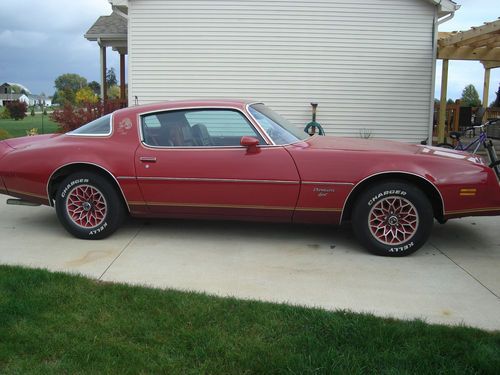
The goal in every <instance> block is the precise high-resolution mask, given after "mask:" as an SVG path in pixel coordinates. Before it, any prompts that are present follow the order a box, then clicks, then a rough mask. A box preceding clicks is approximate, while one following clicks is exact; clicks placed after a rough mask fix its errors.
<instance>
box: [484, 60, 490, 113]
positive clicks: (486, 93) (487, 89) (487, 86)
mask: <svg viewBox="0 0 500 375" xmlns="http://www.w3.org/2000/svg"><path fill="white" fill-rule="evenodd" d="M490 77H491V68H489V67H485V68H484V85H483V108H488V105H489V93H490ZM484 116H486V111H485V112H484Z"/></svg>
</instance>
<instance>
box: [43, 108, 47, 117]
mask: <svg viewBox="0 0 500 375" xmlns="http://www.w3.org/2000/svg"><path fill="white" fill-rule="evenodd" d="M43 115H44V116H47V108H46V107H43Z"/></svg>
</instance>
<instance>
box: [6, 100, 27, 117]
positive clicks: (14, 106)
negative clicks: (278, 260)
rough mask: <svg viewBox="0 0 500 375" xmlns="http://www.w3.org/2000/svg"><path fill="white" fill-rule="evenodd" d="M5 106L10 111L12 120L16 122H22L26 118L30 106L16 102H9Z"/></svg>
mask: <svg viewBox="0 0 500 375" xmlns="http://www.w3.org/2000/svg"><path fill="white" fill-rule="evenodd" d="M5 106H6V107H7V108H8V109H9V113H10V118H12V119H14V120H16V121H17V120H22V119H23V118H25V117H26V111H27V110H28V105H27V104H26V103H25V102H20V101H19V100H15V101H12V102H7V103H6V104H5Z"/></svg>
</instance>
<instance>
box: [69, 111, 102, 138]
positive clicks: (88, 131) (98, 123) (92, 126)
mask: <svg viewBox="0 0 500 375" xmlns="http://www.w3.org/2000/svg"><path fill="white" fill-rule="evenodd" d="M67 134H70V135H97V136H104V135H109V134H111V115H110V114H109V115H106V116H103V117H99V118H98V119H96V120H94V121H91V122H89V123H88V124H86V125H83V126H81V127H79V128H78V129H75V130H73V131H70V132H69V133H67Z"/></svg>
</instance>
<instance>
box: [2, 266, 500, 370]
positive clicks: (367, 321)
mask: <svg viewBox="0 0 500 375" xmlns="http://www.w3.org/2000/svg"><path fill="white" fill-rule="evenodd" d="M499 369H500V333H487V332H483V331H480V330H477V329H471V328H464V327H457V328H450V327H445V326H437V325H428V324H425V323H423V322H420V321H413V322H402V321H396V320H390V319H380V318H376V317H373V316H370V315H359V314H353V313H347V312H335V313H332V312H327V311H323V310H318V309H308V308H301V307H291V306H287V305H278V304H270V303H261V302H252V301H241V300H237V299H232V298H217V297H212V296H207V295H203V294H196V293H184V292H177V291H171V290H169V291H162V290H155V289H147V288H141V287H131V286H126V285H118V284H110V283H100V282H97V281H93V280H89V279H86V278H83V277H77V276H69V275H65V274H61V273H50V272H47V271H41V270H30V269H24V268H18V267H8V266H0V373H2V374H27V373H28V374H53V373H57V374H83V373H86V374H97V373H113V374H139V373H143V374H146V373H148V374H160V373H162V374H209V373H210V374H332V373H333V374H367V373H370V374H498V370H499Z"/></svg>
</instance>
